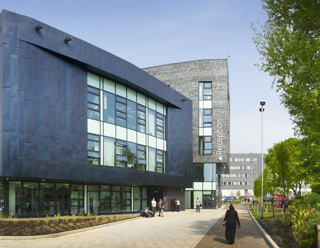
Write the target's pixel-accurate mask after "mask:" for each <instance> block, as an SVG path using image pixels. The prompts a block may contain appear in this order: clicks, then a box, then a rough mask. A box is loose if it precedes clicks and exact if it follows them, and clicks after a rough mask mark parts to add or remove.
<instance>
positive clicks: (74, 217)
mask: <svg viewBox="0 0 320 248" xmlns="http://www.w3.org/2000/svg"><path fill="white" fill-rule="evenodd" d="M72 220H73V222H76V221H77V216H76V215H75V214H73V215H72Z"/></svg>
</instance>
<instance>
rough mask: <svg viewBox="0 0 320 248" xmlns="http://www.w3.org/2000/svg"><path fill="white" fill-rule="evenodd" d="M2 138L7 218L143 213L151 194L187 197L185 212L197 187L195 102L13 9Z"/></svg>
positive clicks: (0, 39) (2, 88)
mask: <svg viewBox="0 0 320 248" xmlns="http://www.w3.org/2000/svg"><path fill="white" fill-rule="evenodd" d="M0 141H1V142H0V158H1V159H0V201H1V202H0V203H1V204H2V206H0V208H1V209H2V211H3V213H4V214H6V215H12V216H46V215H53V214H62V215H67V214H79V213H98V214H102V213H103V214H108V213H118V212H120V213H124V212H138V211H140V209H141V208H143V207H146V206H147V205H149V203H150V201H151V198H152V197H155V198H156V199H157V200H158V199H159V198H164V199H165V200H169V199H171V197H175V198H180V200H181V209H182V210H184V208H185V205H184V202H185V201H184V198H185V188H190V187H192V180H193V178H192V161H193V158H192V156H193V153H192V150H193V148H192V101H191V100H190V99H189V98H187V97H186V96H184V95H182V94H181V93H178V92H177V91H175V90H174V89H173V88H172V87H169V86H168V85H167V84H164V83H163V82H161V81H159V80H158V79H156V78H154V77H153V76H151V75H150V74H148V73H147V72H145V71H143V70H142V69H139V68H138V67H136V66H134V65H132V64H131V63H129V62H127V61H125V60H123V59H121V58H119V57H116V56H114V55H112V54H110V53H108V52H106V51H104V50H102V49H99V48H97V47H95V46H93V45H91V44H89V43H87V42H85V41H83V40H80V39H78V38H76V37H74V36H72V35H70V34H67V33H65V32H63V31H60V30H57V29H55V28H53V27H51V26H49V25H47V24H45V23H42V22H40V21H38V20H34V19H32V18H29V17H26V16H22V15H19V14H16V13H13V12H10V11H6V10H3V11H2V12H1V14H0ZM222 149H223V148H222ZM167 205H168V204H167ZM167 207H168V206H167Z"/></svg>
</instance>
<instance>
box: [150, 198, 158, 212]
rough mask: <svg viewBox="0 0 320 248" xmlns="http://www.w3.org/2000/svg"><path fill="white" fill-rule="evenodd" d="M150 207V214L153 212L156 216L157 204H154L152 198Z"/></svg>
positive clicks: (154, 201)
mask: <svg viewBox="0 0 320 248" xmlns="http://www.w3.org/2000/svg"><path fill="white" fill-rule="evenodd" d="M151 207H152V212H153V214H156V210H157V202H156V200H155V198H154V197H153V198H152V201H151Z"/></svg>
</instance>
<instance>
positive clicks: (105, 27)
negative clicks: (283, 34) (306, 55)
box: [0, 0, 293, 153]
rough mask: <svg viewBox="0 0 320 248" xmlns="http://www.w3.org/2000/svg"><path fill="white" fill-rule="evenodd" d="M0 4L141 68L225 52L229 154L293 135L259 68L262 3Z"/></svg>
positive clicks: (32, 0) (99, 0)
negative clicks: (255, 28)
mask: <svg viewBox="0 0 320 248" xmlns="http://www.w3.org/2000/svg"><path fill="white" fill-rule="evenodd" d="M0 8H1V9H7V10H10V11H13V12H17V13H19V14H22V15H26V16H29V17H32V18H34V19H38V20H39V21H42V22H44V23H46V24H48V25H51V26H53V27H55V28H57V29H60V30H62V31H64V32H67V33H69V34H70V35H73V36H76V37H78V38H80V39H82V40H85V41H87V42H89V43H91V44H93V45H95V46H97V47H100V48H102V49H104V50H106V51H108V52H110V53H113V54H114V55H117V56H119V57H121V58H123V59H125V60H127V61H129V62H131V63H133V64H135V65H136V66H138V67H140V68H144V67H151V66H156V65H163V64H169V63H175V62H183V61H191V60H198V59H224V58H226V57H227V54H229V55H230V57H229V58H228V62H229V63H228V64H229V80H230V98H231V101H230V104H231V128H230V134H231V152H232V153H249V152H252V153H260V152H261V114H260V112H259V103H260V100H265V101H266V106H265V112H264V113H263V131H264V132H263V133H264V137H263V146H264V152H266V151H267V149H268V148H270V147H272V145H273V144H274V143H277V142H279V141H282V140H284V139H287V138H289V137H292V136H293V130H292V127H293V125H292V123H291V121H290V117H289V115H288V113H287V110H286V109H285V108H284V107H283V106H282V105H280V100H279V95H278V93H276V90H275V88H274V89H271V84H272V80H273V78H271V77H269V76H268V75H267V74H265V73H263V72H260V71H259V69H258V68H257V67H255V66H254V64H255V63H258V62H259V58H260V55H259V54H258V52H257V50H256V48H255V46H254V44H253V41H252V37H253V32H252V30H251V23H257V21H259V22H261V23H264V22H265V21H266V18H267V16H266V14H265V12H264V11H263V9H262V7H261V3H260V1H259V0H198V1H195V0H194V1H191V0H171V1H169V0H162V1H152V0H135V1H134V0H90V1H84V0H76V1H72V0H65V1H61V0H55V1H49V0H28V1H26V0H0Z"/></svg>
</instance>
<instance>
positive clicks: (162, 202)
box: [158, 198, 164, 217]
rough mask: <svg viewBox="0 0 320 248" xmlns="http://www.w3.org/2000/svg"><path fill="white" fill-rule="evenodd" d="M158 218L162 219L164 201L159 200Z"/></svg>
mask: <svg viewBox="0 0 320 248" xmlns="http://www.w3.org/2000/svg"><path fill="white" fill-rule="evenodd" d="M158 205H159V216H161V217H163V209H164V201H163V200H162V199H161V198H160V200H159V203H158Z"/></svg>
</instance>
